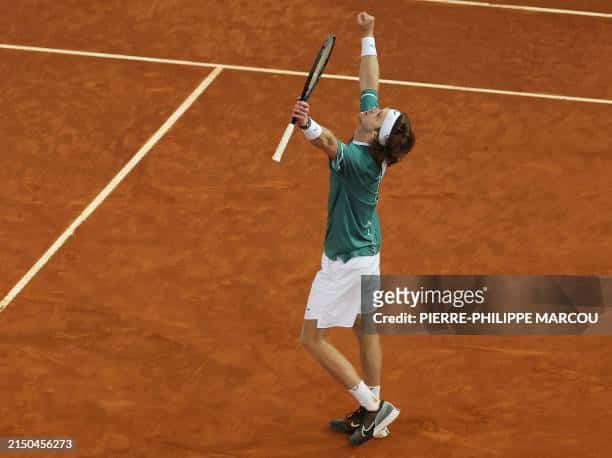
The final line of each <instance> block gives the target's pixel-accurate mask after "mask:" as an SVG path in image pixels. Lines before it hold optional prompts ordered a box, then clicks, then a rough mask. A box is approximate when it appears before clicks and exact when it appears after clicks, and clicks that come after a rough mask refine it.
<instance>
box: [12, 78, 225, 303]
mask: <svg viewBox="0 0 612 458" xmlns="http://www.w3.org/2000/svg"><path fill="white" fill-rule="evenodd" d="M222 70H223V69H222V68H219V67H217V68H215V69H213V71H212V72H210V74H209V75H208V76H207V77H206V78H204V80H203V81H202V82H201V83H200V84H199V85H198V87H196V88H195V90H194V91H193V92H192V93H191V94H190V95H189V97H187V98H186V99H185V101H184V102H183V103H182V104H181V105H180V106H179V107H178V108H177V109H176V111H175V112H174V113H172V115H170V117H169V118H168V119H167V120H166V122H164V123H163V124H162V126H161V127H160V128H159V129H158V130H157V132H155V133H154V134H153V135H152V136H151V138H149V139H148V140H147V142H146V143H145V144H144V145H142V147H141V148H140V149H139V150H138V152H137V153H136V154H135V155H134V156H133V157H132V158H131V159H130V160H129V162H128V163H127V164H125V166H124V167H123V168H122V169H121V170H120V171H119V173H117V175H115V177H114V178H113V179H112V180H111V181H110V182H109V183H108V184H107V185H106V186H105V187H104V189H103V190H102V191H101V192H100V194H98V195H97V196H96V197H95V199H94V200H93V201H92V202H91V203H90V204H89V205H88V206H87V207H86V208H85V210H83V212H82V213H81V214H80V215H79V216H78V217H77V219H75V220H74V222H73V223H72V224H71V225H70V226H68V229H66V230H65V231H64V232H63V234H62V235H60V236H59V238H58V239H57V240H56V241H55V242H53V244H52V245H51V246H50V247H49V249H47V251H45V253H44V254H43V255H42V256H41V258H40V259H39V260H38V261H36V263H35V264H34V265H33V266H32V267H31V268H30V270H28V272H27V273H26V274H25V275H24V276H23V278H22V279H21V280H19V282H17V284H16V285H15V286H14V287H13V289H11V290H10V291H9V293H8V294H7V295H6V296H5V297H4V299H2V302H0V312H1V311H2V310H4V309H5V308H6V307H7V306H8V305H9V304H10V303H11V302H12V301H13V299H15V297H16V296H17V295H18V294H19V293H20V292H21V290H23V288H25V287H26V285H27V284H28V283H29V282H30V281H31V280H32V278H34V276H35V275H36V274H37V273H38V272H39V271H40V269H42V268H43V267H44V265H45V264H46V263H47V262H48V261H49V259H51V258H52V257H53V255H54V254H55V253H57V251H58V250H59V249H60V248H61V247H62V246H63V245H64V244H65V243H66V241H67V240H68V238H69V237H70V236H71V235H72V234H74V231H75V230H76V229H77V228H78V227H79V226H80V225H81V224H83V222H85V220H86V219H87V218H89V217H90V216H91V214H92V213H93V212H94V211H96V209H97V208H98V207H99V206H100V205H101V204H102V202H104V200H105V199H106V198H107V197H108V196H109V195H110V193H111V192H113V191H114V190H115V188H116V187H117V186H119V183H121V181H123V179H124V178H125V177H126V176H127V175H128V174H129V173H130V172H131V171H132V169H134V167H136V166H137V165H138V163H139V162H140V161H141V160H142V159H143V158H144V157H145V156H146V155H147V153H148V152H149V151H151V148H153V147H154V146H155V144H156V143H157V142H158V141H159V140H160V139H161V138H162V137H163V136H164V135H165V134H166V133H167V132H168V131H169V130H170V128H171V127H172V126H173V125H174V124H175V123H176V122H177V121H178V120H179V118H180V117H181V116H182V115H183V114H184V113H185V112H186V111H187V110H188V109H189V107H191V105H193V103H194V102H195V101H196V100H197V98H198V97H199V96H200V95H201V94H202V92H204V91H205V90H206V88H207V87H208V86H209V85H210V83H212V82H213V81H214V80H215V78H216V77H217V76H219V73H221V71H222Z"/></svg>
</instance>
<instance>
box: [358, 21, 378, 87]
mask: <svg viewBox="0 0 612 458" xmlns="http://www.w3.org/2000/svg"><path fill="white" fill-rule="evenodd" d="M357 24H358V25H359V28H360V29H361V63H360V64H359V86H360V88H361V90H362V91H363V90H365V89H375V90H377V91H378V80H379V77H380V71H379V68H378V57H376V45H375V43H374V16H370V15H369V14H368V13H366V12H365V11H363V12H361V13H359V14H358V15H357Z"/></svg>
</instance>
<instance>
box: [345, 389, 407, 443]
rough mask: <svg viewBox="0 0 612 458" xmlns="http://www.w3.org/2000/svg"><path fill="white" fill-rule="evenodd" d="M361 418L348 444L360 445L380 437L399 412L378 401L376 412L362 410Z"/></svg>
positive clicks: (391, 405)
mask: <svg viewBox="0 0 612 458" xmlns="http://www.w3.org/2000/svg"><path fill="white" fill-rule="evenodd" d="M364 411H365V412H364V413H363V415H362V417H361V426H360V427H359V428H357V429H355V430H354V431H353V432H352V433H351V437H349V444H351V445H361V444H363V443H364V442H367V441H369V440H370V439H372V438H373V437H380V436H381V433H382V434H384V433H383V432H384V431H385V430H386V429H387V427H388V426H389V425H390V424H391V423H393V421H394V420H395V419H396V418H397V416H398V415H399V413H400V411H399V409H398V408H397V407H395V406H394V405H393V404H391V403H390V402H387V401H383V400H381V401H380V406H379V407H378V410H376V411H374V412H370V411H369V410H365V409H364ZM383 437H384V436H383Z"/></svg>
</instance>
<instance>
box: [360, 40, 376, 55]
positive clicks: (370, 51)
mask: <svg viewBox="0 0 612 458" xmlns="http://www.w3.org/2000/svg"><path fill="white" fill-rule="evenodd" d="M375 55H376V42H375V41H374V37H363V38H362V39H361V56H375Z"/></svg>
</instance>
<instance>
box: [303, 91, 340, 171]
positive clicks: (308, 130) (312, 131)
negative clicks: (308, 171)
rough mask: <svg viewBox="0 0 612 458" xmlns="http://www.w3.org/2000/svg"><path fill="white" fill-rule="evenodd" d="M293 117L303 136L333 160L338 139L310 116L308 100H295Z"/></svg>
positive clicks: (336, 150) (336, 152)
mask: <svg viewBox="0 0 612 458" xmlns="http://www.w3.org/2000/svg"><path fill="white" fill-rule="evenodd" d="M292 115H293V117H294V118H295V119H296V120H297V125H298V126H299V127H300V128H301V129H302V132H303V134H304V136H305V137H306V138H307V139H308V140H309V141H310V143H311V144H312V145H313V146H315V147H316V148H319V149H321V150H323V151H325V153H326V154H327V156H328V157H329V158H330V159H331V160H332V161H333V160H334V159H336V157H337V155H338V139H337V138H336V136H335V135H334V133H333V132H332V131H331V130H329V129H327V128H325V127H322V126H320V125H319V124H318V123H317V122H316V121H315V120H313V119H312V118H311V117H310V105H309V104H308V102H304V101H297V102H296V103H295V106H294V107H293V113H292Z"/></svg>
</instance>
